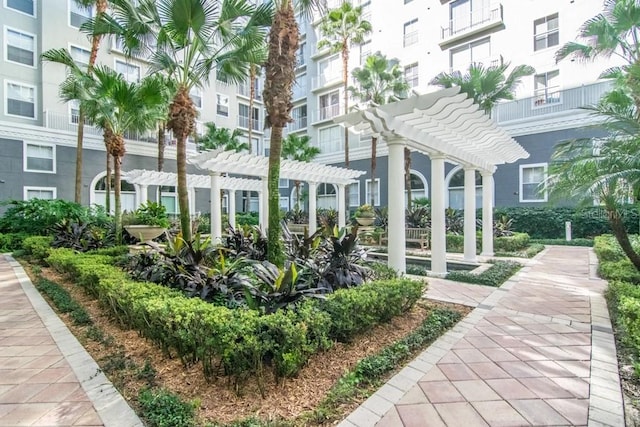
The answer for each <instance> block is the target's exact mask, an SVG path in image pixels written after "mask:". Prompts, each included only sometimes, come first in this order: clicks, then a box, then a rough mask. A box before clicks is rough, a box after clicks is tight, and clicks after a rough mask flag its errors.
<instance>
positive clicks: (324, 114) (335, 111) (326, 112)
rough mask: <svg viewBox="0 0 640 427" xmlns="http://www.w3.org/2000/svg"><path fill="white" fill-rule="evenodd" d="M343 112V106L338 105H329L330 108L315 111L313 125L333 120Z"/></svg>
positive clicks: (312, 118) (312, 119)
mask: <svg viewBox="0 0 640 427" xmlns="http://www.w3.org/2000/svg"><path fill="white" fill-rule="evenodd" d="M343 110H344V108H342V106H341V105H337V104H336V105H329V106H328V107H323V108H320V109H318V110H316V111H314V114H313V116H312V117H311V122H312V123H318V122H323V121H326V120H331V119H332V118H334V117H337V116H339V115H341V114H342V111H343Z"/></svg>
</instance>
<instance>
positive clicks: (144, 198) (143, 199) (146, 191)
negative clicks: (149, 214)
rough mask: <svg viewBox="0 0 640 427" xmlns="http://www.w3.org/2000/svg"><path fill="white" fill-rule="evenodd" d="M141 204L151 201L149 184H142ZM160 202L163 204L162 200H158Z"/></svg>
mask: <svg viewBox="0 0 640 427" xmlns="http://www.w3.org/2000/svg"><path fill="white" fill-rule="evenodd" d="M139 188H140V204H142V203H147V202H148V201H149V186H148V185H143V184H140V187H139ZM158 203H159V204H161V201H160V200H158Z"/></svg>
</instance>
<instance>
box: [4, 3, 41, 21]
mask: <svg viewBox="0 0 640 427" xmlns="http://www.w3.org/2000/svg"><path fill="white" fill-rule="evenodd" d="M7 1H8V0H4V8H5V9H8V10H11V11H13V12H15V13H19V14H20V15H24V16H28V17H30V18H37V17H38V0H33V15H29V14H28V13H24V12H23V11H21V10H18V9H14V8H12V7H9V6H7Z"/></svg>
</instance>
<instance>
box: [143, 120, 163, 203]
mask: <svg viewBox="0 0 640 427" xmlns="http://www.w3.org/2000/svg"><path fill="white" fill-rule="evenodd" d="M164 133H165V129H164V122H158V172H162V170H163V169H164V143H165V141H164ZM145 203H146V200H145ZM158 204H160V205H161V204H162V186H161V185H158Z"/></svg>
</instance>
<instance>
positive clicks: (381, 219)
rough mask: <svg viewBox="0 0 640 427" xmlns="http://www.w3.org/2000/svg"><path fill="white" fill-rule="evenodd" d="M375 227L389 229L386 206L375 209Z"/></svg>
mask: <svg viewBox="0 0 640 427" xmlns="http://www.w3.org/2000/svg"><path fill="white" fill-rule="evenodd" d="M376 225H377V226H379V227H382V228H384V229H385V230H386V229H387V228H388V227H389V209H388V208H387V207H386V206H382V207H381V208H376Z"/></svg>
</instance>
